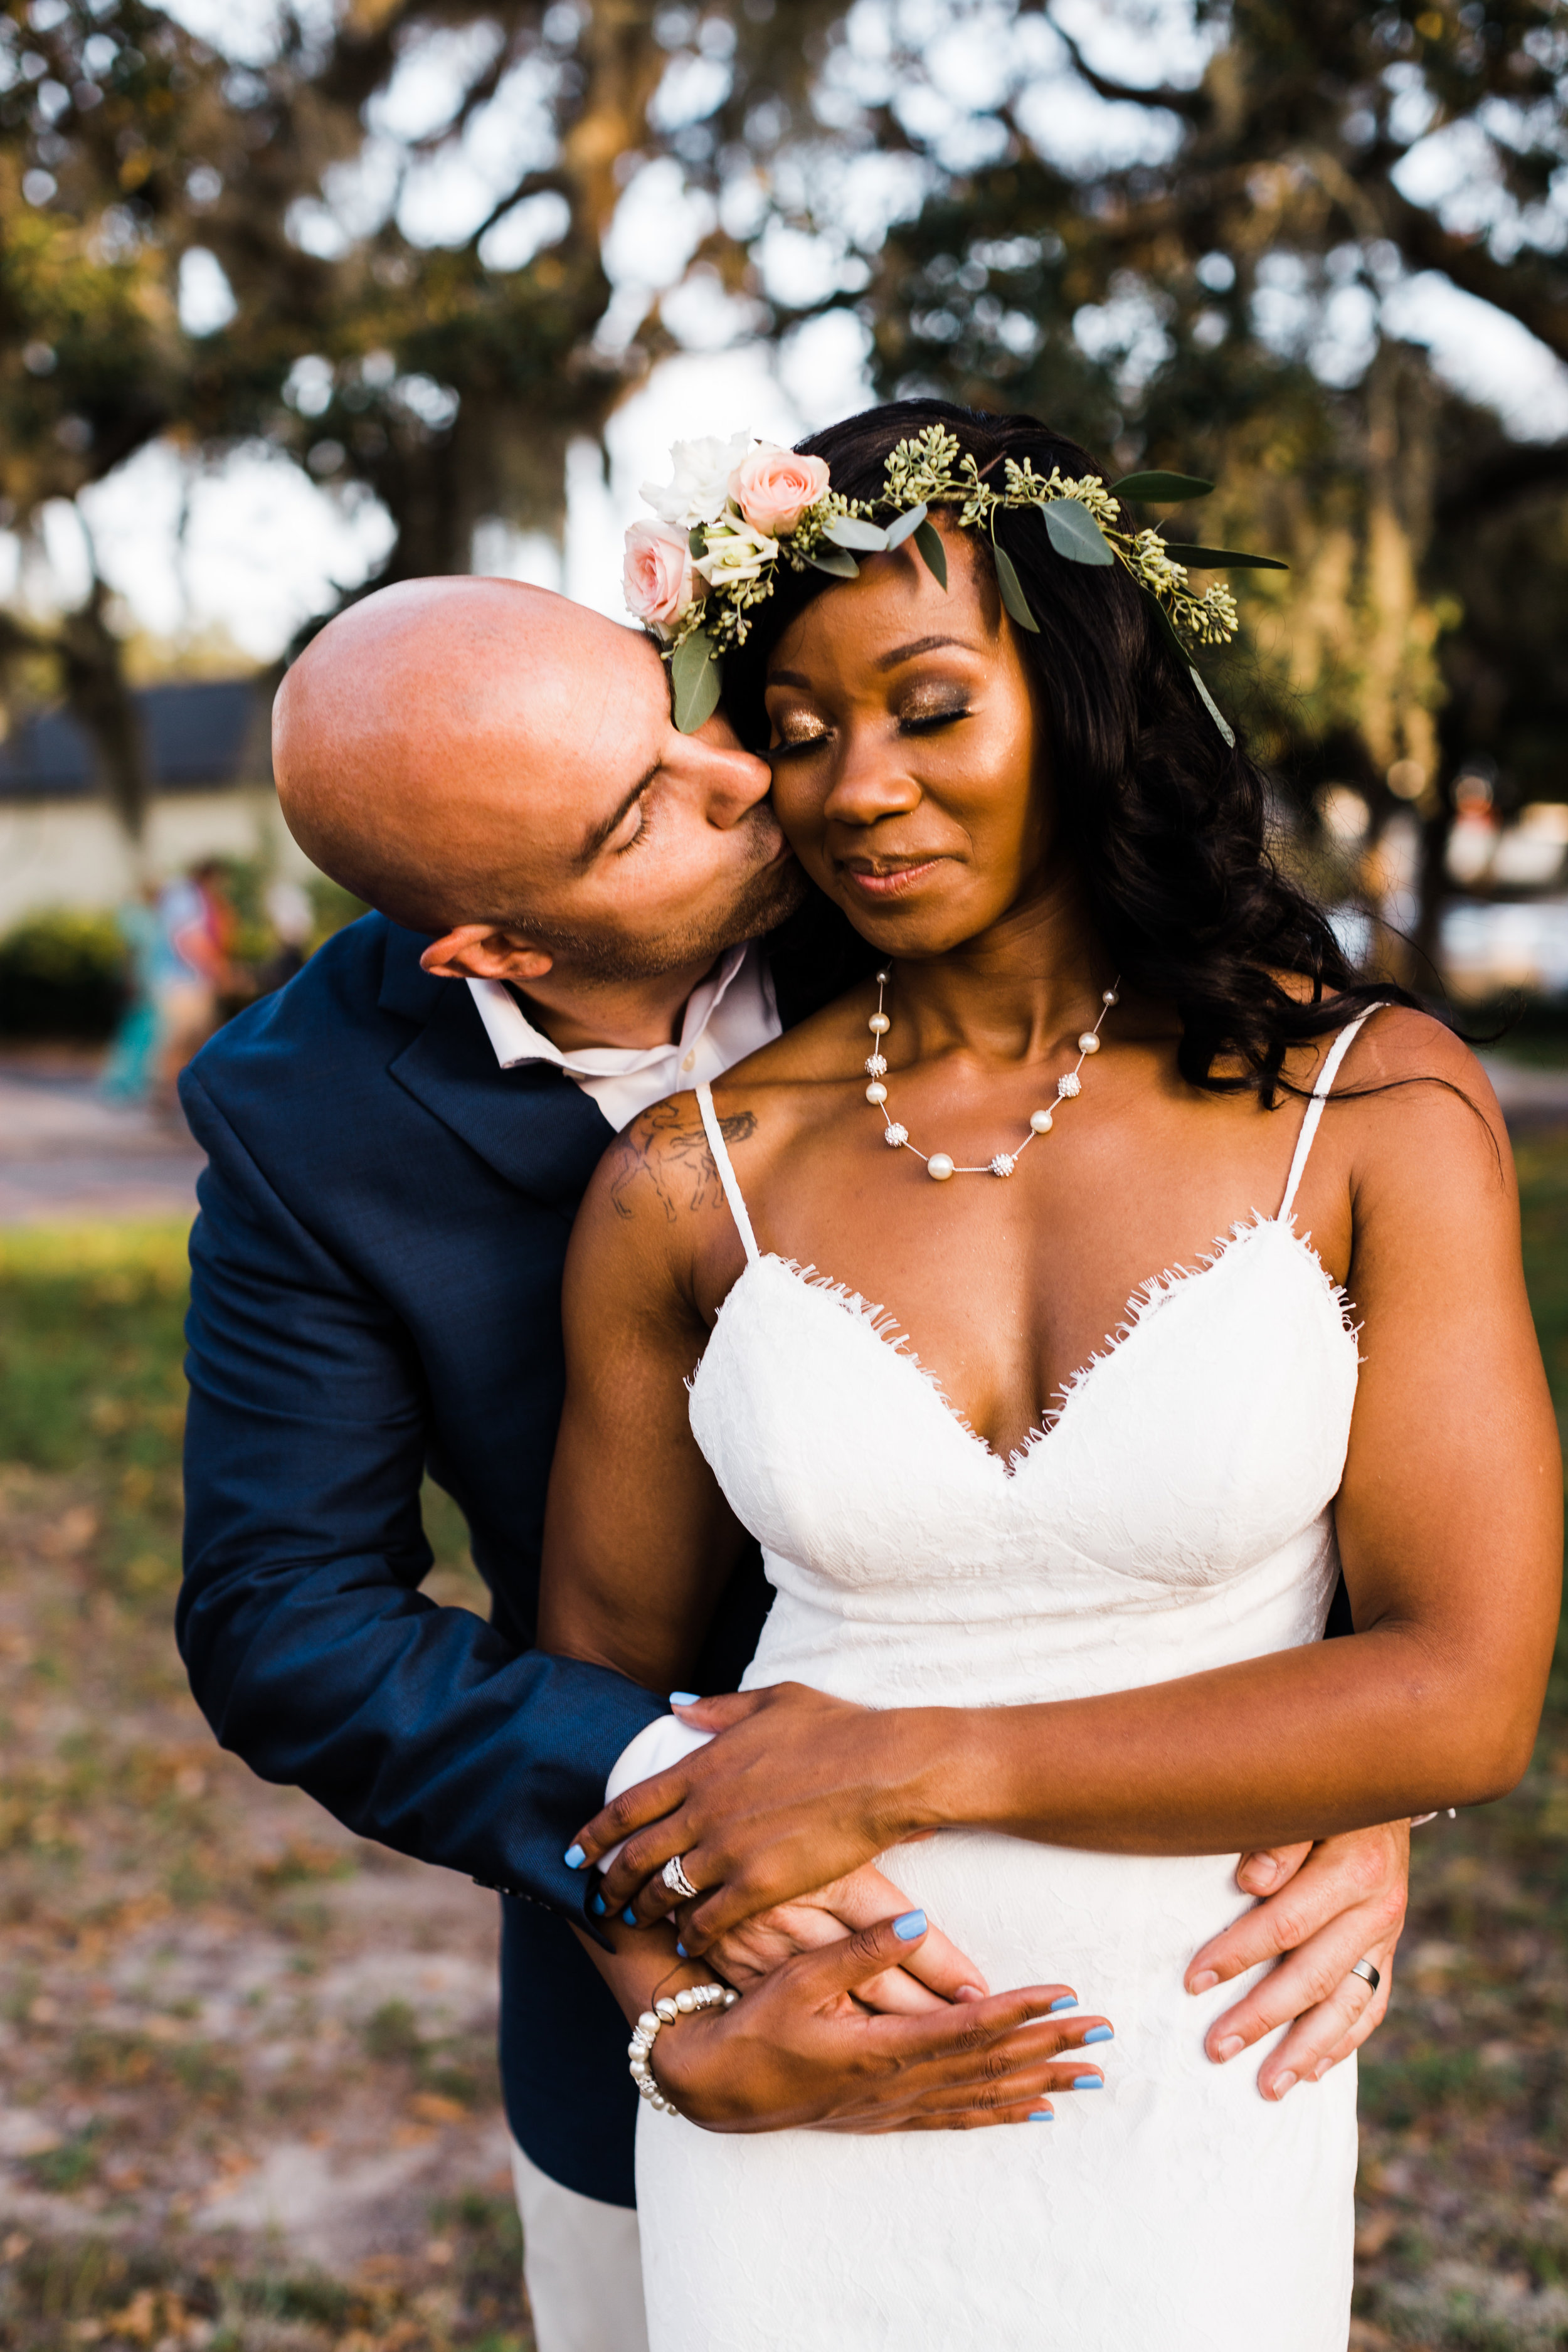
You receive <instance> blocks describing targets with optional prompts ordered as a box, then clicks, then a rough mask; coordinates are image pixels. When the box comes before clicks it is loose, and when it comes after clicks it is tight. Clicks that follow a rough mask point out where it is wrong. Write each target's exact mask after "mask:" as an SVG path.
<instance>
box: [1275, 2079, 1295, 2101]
mask: <svg viewBox="0 0 1568 2352" xmlns="http://www.w3.org/2000/svg"><path fill="white" fill-rule="evenodd" d="M1295 2087H1296V2077H1295V2075H1294V2074H1276V2076H1275V2077H1274V2083H1273V2088H1272V2091H1271V2094H1270V2095H1271V2096H1272V2097H1274V2098H1276V2099H1282V2098H1283V2097H1284V2096H1285V2094H1286V2092H1287V2091H1293V2090H1294V2089H1295Z"/></svg>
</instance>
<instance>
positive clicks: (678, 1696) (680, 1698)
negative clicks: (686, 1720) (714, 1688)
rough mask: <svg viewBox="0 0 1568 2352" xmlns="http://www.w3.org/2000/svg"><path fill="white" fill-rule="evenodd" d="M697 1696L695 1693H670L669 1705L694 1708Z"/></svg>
mask: <svg viewBox="0 0 1568 2352" xmlns="http://www.w3.org/2000/svg"><path fill="white" fill-rule="evenodd" d="M698 1696H699V1695H698V1693H697V1692H696V1691H671V1692H670V1694H669V1703H670V1705H671V1706H696V1704H697V1700H698Z"/></svg>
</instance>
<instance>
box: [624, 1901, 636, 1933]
mask: <svg viewBox="0 0 1568 2352" xmlns="http://www.w3.org/2000/svg"><path fill="white" fill-rule="evenodd" d="M621 1916H622V1918H623V1919H624V1920H625V1921H626V1925H627V1927H636V1926H637V1913H636V1912H635V1911H634V1910H633V1909H632V1906H631V1905H630V1904H629V1903H628V1904H627V1906H626V1909H625V1910H624V1911H623V1912H622V1913H621Z"/></svg>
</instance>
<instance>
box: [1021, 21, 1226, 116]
mask: <svg viewBox="0 0 1568 2352" xmlns="http://www.w3.org/2000/svg"><path fill="white" fill-rule="evenodd" d="M1040 13H1041V15H1042V16H1044V17H1045V20H1046V22H1047V25H1048V26H1050V28H1051V30H1052V32H1053V33H1054V34H1055V35H1056V37H1057V38H1058V41H1059V42H1060V43H1061V45H1062V47H1063V48H1064V49H1065V50H1066V51H1067V53H1068V57H1069V58H1071V59H1072V62H1073V69H1074V71H1075V72H1076V73H1078V74H1079V75H1080V76H1081V78H1082V79H1083V80H1085V81H1086V82H1088V84H1089V88H1090V89H1092V90H1094V91H1096V92H1097V93H1098V94H1099V96H1100V97H1101V98H1108V99H1125V100H1130V101H1131V104H1132V105H1134V106H1157V107H1161V108H1163V110H1164V111H1165V112H1166V113H1168V114H1180V115H1182V116H1184V118H1185V120H1186V121H1189V122H1198V121H1202V120H1203V118H1204V116H1205V114H1206V113H1207V112H1208V106H1207V103H1206V101H1205V98H1204V94H1203V91H1202V90H1201V89H1173V87H1172V86H1171V85H1170V84H1169V83H1165V84H1163V85H1162V87H1161V88H1159V89H1138V88H1136V87H1135V86H1134V84H1132V83H1131V82H1125V81H1112V80H1111V79H1110V76H1109V74H1102V73H1096V71H1095V69H1094V68H1093V67H1092V66H1091V65H1090V64H1089V60H1088V58H1086V57H1085V56H1084V53H1083V51H1082V50H1081V49H1080V48H1079V45H1078V43H1077V42H1076V41H1075V40H1074V39H1073V37H1072V35H1071V34H1070V33H1064V32H1063V30H1062V28H1061V26H1059V25H1058V22H1057V20H1056V18H1055V17H1054V16H1052V14H1051V12H1050V10H1049V8H1044V9H1042V10H1041V12H1040Z"/></svg>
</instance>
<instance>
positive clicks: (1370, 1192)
mask: <svg viewBox="0 0 1568 2352" xmlns="http://www.w3.org/2000/svg"><path fill="white" fill-rule="evenodd" d="M1369 1046H1370V1047H1371V1048H1372V1049H1373V1050H1368V1047H1369ZM1353 1063H1354V1073H1353V1076H1352V1079H1351V1081H1350V1083H1351V1084H1352V1087H1365V1086H1368V1085H1377V1084H1379V1083H1381V1082H1382V1081H1384V1080H1386V1079H1400V1078H1406V1077H1410V1076H1416V1077H1430V1076H1436V1077H1438V1078H1440V1079H1446V1080H1447V1081H1448V1082H1449V1087H1455V1086H1457V1087H1459V1088H1460V1089H1461V1090H1462V1093H1463V1095H1464V1096H1465V1097H1468V1101H1467V1100H1465V1099H1460V1098H1459V1097H1457V1096H1456V1095H1455V1094H1454V1093H1453V1092H1452V1091H1450V1090H1449V1087H1444V1086H1431V1085H1419V1084H1417V1085H1406V1086H1395V1087H1393V1088H1392V1090H1391V1091H1389V1092H1387V1093H1384V1094H1381V1095H1373V1096H1371V1097H1365V1096H1363V1097H1362V1098H1361V1099H1360V1100H1356V1101H1353V1102H1347V1103H1342V1104H1341V1105H1339V1106H1337V1107H1336V1108H1335V1109H1334V1111H1333V1114H1332V1122H1331V1126H1330V1128H1329V1129H1328V1130H1326V1134H1325V1139H1324V1140H1326V1139H1327V1137H1328V1135H1330V1134H1332V1133H1333V1132H1334V1123H1337V1125H1338V1135H1339V1152H1338V1155H1337V1157H1338V1160H1339V1167H1340V1171H1341V1176H1342V1183H1343V1186H1344V1192H1343V1194H1342V1202H1344V1203H1345V1204H1347V1205H1348V1209H1349V1213H1350V1214H1351V1217H1352V1232H1353V1238H1354V1246H1353V1253H1352V1261H1351V1289H1352V1296H1353V1297H1354V1299H1355V1302H1356V1306H1357V1309H1358V1312H1359V1313H1360V1315H1361V1317H1362V1318H1363V1330H1362V1352H1363V1371H1362V1376H1361V1383H1360V1390H1359V1394H1358V1398H1357V1404H1356V1411H1355V1417H1354V1423H1353V1426H1352V1437H1351V1445H1350V1453H1349V1457H1348V1460H1347V1463H1346V1468H1345V1475H1344V1480H1343V1484H1342V1489H1341V1493H1340V1496H1339V1499H1338V1503H1337V1506H1336V1517H1337V1523H1338V1531H1339V1540H1340V1548H1341V1553H1342V1559H1343V1563H1344V1570H1345V1577H1346V1581H1347V1584H1348V1587H1349V1591H1350V1596H1351V1601H1352V1609H1353V1612H1354V1616H1355V1622H1356V1624H1357V1627H1358V1629H1359V1630H1358V1632H1357V1633H1356V1635H1355V1636H1353V1637H1352V1638H1350V1639H1346V1640H1342V1641H1338V1642H1331V1643H1320V1644H1315V1645H1312V1646H1310V1647H1308V1648H1305V1649H1298V1650H1290V1651H1286V1652H1282V1653H1279V1654H1276V1655H1272V1656H1268V1657H1265V1658H1259V1659H1256V1660H1252V1661H1250V1662H1248V1663H1247V1664H1241V1665H1236V1666H1229V1667H1225V1668H1222V1669H1219V1670H1217V1671H1215V1672H1212V1673H1207V1674H1203V1675H1190V1676H1186V1677H1184V1678H1183V1679H1181V1680H1180V1681H1174V1682H1170V1683H1165V1684H1162V1685H1155V1686H1153V1687H1152V1688H1148V1689H1142V1690H1137V1691H1131V1692H1126V1693H1120V1694H1114V1695H1109V1696H1104V1697H1099V1698H1092V1699H1081V1700H1072V1701H1067V1702H1062V1703H1058V1704H1056V1705H1052V1706H1036V1707H1012V1708H995V1709H983V1710H961V1709H951V1708H922V1709H916V1710H892V1711H889V1712H887V1713H882V1714H874V1715H868V1714H866V1713H864V1712H863V1711H861V1710H858V1709H855V1708H851V1707H847V1706H844V1705H843V1704H842V1703H841V1702H838V1701H835V1700H832V1699H828V1698H826V1697H825V1696H822V1695H821V1694H818V1693H815V1692H806V1691H804V1690H801V1689H799V1688H798V1687H796V1686H784V1687H783V1688H781V1689H778V1690H773V1691H765V1692H757V1693H754V1694H751V1695H748V1696H745V1697H742V1698H730V1699H723V1700H718V1701H713V1702H710V1703H709V1704H708V1705H707V1706H705V1707H704V1708H702V1709H700V1710H699V1711H698V1719H700V1720H702V1721H705V1722H707V1723H709V1724H710V1725H713V1726H715V1727H718V1726H723V1727H725V1728H724V1730H723V1736H722V1737H721V1738H719V1739H717V1740H715V1741H714V1742H713V1743H712V1744H711V1745H710V1747H709V1748H705V1749H703V1750H702V1751H701V1752H700V1754H699V1755H697V1756H695V1757H693V1758H691V1759H688V1760H687V1762H686V1763H685V1764H683V1765H682V1766H680V1767H679V1768H678V1769H676V1770H675V1771H672V1772H669V1773H666V1774H661V1775H660V1776H659V1777H658V1779H657V1780H654V1781H651V1782H649V1783H647V1784H646V1785H645V1787H644V1788H643V1789H641V1790H637V1791H635V1792H634V1791H628V1792H627V1795H626V1797H623V1798H621V1799H617V1801H616V1806H615V1807H614V1808H612V1809H610V1811H607V1812H606V1813H605V1814H604V1815H601V1816H600V1817H599V1819H598V1820H597V1821H596V1822H595V1823H593V1824H592V1825H591V1826H590V1830H589V1831H588V1832H586V1833H585V1834H584V1839H583V1843H584V1845H585V1846H586V1847H587V1850H588V1853H589V1855H590V1858H592V1857H593V1856H594V1855H595V1853H597V1852H602V1851H604V1850H605V1847H607V1846H608V1845H609V1844H610V1843H612V1842H613V1841H614V1840H615V1839H616V1838H617V1837H621V1836H624V1835H625V1834H626V1832H627V1830H628V1829H639V1834H637V1836H635V1837H634V1838H633V1840H632V1842H631V1843H630V1844H629V1845H628V1846H627V1848H626V1852H625V1853H623V1854H622V1856H621V1857H620V1858H619V1860H618V1861H617V1863H616V1866H615V1868H614V1870H613V1871H612V1872H611V1873H610V1874H609V1878H608V1881H607V1888H608V1892H609V1893H610V1895H612V1896H613V1897H614V1898H615V1899H616V1900H617V1901H620V1902H624V1901H626V1899H627V1897H628V1896H629V1895H632V1894H633V1893H634V1892H635V1891H636V1890H637V1888H638V1887H639V1886H640V1885H641V1884H642V1882H643V1881H644V1879H645V1878H646V1877H647V1874H648V1873H649V1872H650V1871H652V1870H655V1869H657V1868H658V1866H659V1865H660V1864H662V1863H663V1861H664V1860H665V1859H666V1857H667V1856H668V1854H669V1853H682V1854H684V1855H685V1857H686V1866H687V1868H688V1870H689V1873H690V1874H691V1876H692V1878H693V1880H694V1882H695V1883H696V1884H697V1885H700V1886H702V1887H704V1888H705V1889H708V1890H710V1893H709V1895H708V1896H707V1899H706V1900H705V1901H704V1902H703V1903H702V1904H701V1905H700V1906H697V1907H696V1909H695V1911H694V1912H693V1913H692V1914H691V1915H690V1916H689V1919H687V1920H686V1923H685V1924H684V1925H683V1936H684V1938H685V1940H686V1942H687V1944H688V1947H689V1948H691V1949H697V1948H700V1945H701V1941H702V1939H703V1938H704V1937H708V1936H710V1935H711V1934H712V1933H714V1932H715V1931H716V1930H717V1929H718V1928H720V1927H728V1926H731V1925H732V1924H733V1923H734V1922H735V1921H736V1920H737V1919H738V1918H741V1917H744V1916H747V1915H748V1914H749V1913H751V1912H752V1911H754V1910H756V1909H759V1908H761V1907H763V1906H764V1905H767V1904H772V1903H775V1902H778V1901H781V1900H784V1899H785V1898H786V1897H787V1896H788V1895H791V1894H793V1893H794V1892H795V1891H796V1889H797V1888H798V1887H799V1886H801V1885H804V1884H805V1882H806V1880H807V1878H816V1879H820V1878H821V1877H822V1875H823V1874H824V1871H825V1870H829V1871H833V1872H835V1873H837V1872H842V1871H844V1870H847V1869H848V1868H850V1867H852V1866H853V1865H854V1864H855V1863H857V1862H858V1861H860V1860H862V1859H863V1858H865V1857H866V1856H867V1855H868V1854H870V1853H877V1852H879V1851H883V1850H885V1848H886V1847H887V1846H888V1845H889V1844H890V1843H895V1842H896V1841H897V1840H898V1839H899V1838H900V1837H906V1836H909V1835H910V1834H911V1833H913V1832H918V1831H921V1830H924V1829H928V1828H931V1827H934V1826H939V1825H943V1824H950V1823H974V1824H984V1826H987V1827H990V1828H994V1829H1000V1830H1005V1831H1007V1832H1011V1833H1013V1834H1015V1835H1017V1836H1024V1837H1035V1838H1040V1839H1042V1840H1045V1841H1047V1842H1049V1843H1057V1844H1068V1845H1082V1846H1088V1847H1092V1848H1097V1849H1101V1850H1107V1851H1124V1852H1139V1853H1203V1852H1210V1853H1214V1852H1225V1851H1227V1850H1230V1849H1234V1848H1237V1847H1242V1848H1246V1847H1253V1846H1264V1845H1272V1844H1278V1843H1285V1842H1287V1841H1289V1840H1293V1839H1299V1838H1302V1837H1312V1836H1320V1837H1321V1836H1322V1835H1324V1834H1326V1833H1328V1832H1332V1831H1335V1830H1342V1829H1350V1828H1353V1827H1357V1826H1360V1825H1363V1824H1365V1823H1369V1822H1376V1821H1384V1820H1389V1819H1393V1818H1394V1817H1396V1816H1398V1815H1401V1814H1405V1813H1411V1812H1416V1811H1426V1810H1427V1809H1428V1808H1430V1807H1432V1806H1435V1805H1449V1804H1454V1805H1458V1804H1479V1803H1483V1802H1485V1801H1487V1800H1489V1798H1492V1797H1496V1796H1498V1795H1500V1794H1501V1793H1502V1792H1503V1791H1504V1790H1507V1789H1509V1788H1510V1787H1511V1786H1512V1785H1513V1784H1514V1782H1515V1781H1516V1780H1518V1778H1519V1776H1520V1774H1521V1772H1522V1771H1523V1769H1524V1768H1525V1765H1526V1763H1527V1761H1528V1759H1529V1755H1530V1750H1531V1742H1532V1740H1533V1738H1534V1733H1535V1727H1536V1724H1537V1720H1538V1717H1539V1714H1540V1707H1541V1702H1542V1695H1543V1692H1544V1688H1545V1679H1546V1674H1547V1670H1548V1666H1549V1663H1550V1659H1551V1654H1552V1639H1553V1634H1554V1632H1555V1626H1556V1622H1557V1612H1558V1601H1559V1585H1560V1577H1561V1562H1562V1500H1563V1486H1562V1469H1561V1459H1560V1454H1559V1450H1558V1443H1557V1433H1556V1426H1555V1422H1554V1419H1553V1415H1552V1406H1551V1402H1550V1399H1549V1396H1548V1394H1547V1390H1546V1384H1545V1379H1544V1375H1543V1372H1542V1365H1541V1359H1540V1352H1539V1349H1538V1348H1537V1346H1536V1342H1535V1337H1534V1332H1533V1329H1532V1327H1531V1318H1530V1311H1529V1305H1528V1301H1527V1299H1526V1297H1525V1292H1524V1284H1523V1276H1522V1271H1521V1263H1520V1251H1519V1225H1518V1203H1517V1196H1516V1192H1515V1187H1514V1182H1513V1174H1512V1160H1511V1155H1510V1150H1509V1145H1508V1139H1507V1135H1506V1131H1505V1129H1503V1126H1502V1121H1501V1118H1500V1115H1499V1114H1498V1112H1497V1109H1496V1105H1495V1102H1494V1101H1493V1098H1492V1097H1491V1094H1490V1089H1489V1087H1487V1085H1486V1082H1485V1080H1484V1078H1483V1077H1482V1076H1481V1075H1480V1073H1479V1069H1478V1068H1477V1066H1476V1065H1475V1063H1474V1062H1473V1060H1472V1059H1471V1058H1470V1056H1469V1055H1468V1054H1466V1053H1465V1052H1464V1049H1463V1048H1462V1047H1460V1046H1459V1045H1458V1044H1457V1043H1456V1042H1455V1041H1454V1040H1452V1039H1450V1038H1448V1037H1447V1035H1446V1034H1444V1033H1442V1032H1439V1031H1438V1030H1437V1029H1436V1024H1431V1023H1428V1022H1426V1020H1424V1019H1423V1018H1422V1017H1421V1016H1419V1015H1412V1014H1406V1013H1394V1014H1385V1015H1384V1016H1382V1017H1381V1019H1380V1021H1379V1022H1378V1023H1377V1024H1374V1027H1373V1031H1372V1032H1370V1033H1369V1038H1368V1041H1367V1042H1366V1044H1364V1045H1361V1046H1358V1048H1357V1049H1356V1052H1355V1054H1354V1055H1353ZM1472 1102H1474V1103H1479V1104H1480V1105H1481V1106H1482V1107H1483V1109H1484V1114H1485V1115H1484V1116H1482V1115H1480V1114H1479V1113H1478V1111H1477V1110H1475V1109H1473V1108H1470V1107H1469V1105H1470V1103H1472ZM1324 1140H1321V1141H1320V1143H1319V1146H1318V1149H1319V1151H1320V1152H1322V1151H1323V1150H1324ZM1331 1167H1332V1163H1331ZM1319 1199H1320V1201H1321V1202H1322V1203H1323V1204H1324V1216H1323V1222H1324V1223H1327V1222H1328V1219H1329V1215H1330V1213H1331V1209H1332V1206H1333V1203H1332V1201H1331V1191H1330V1189H1328V1188H1326V1187H1325V1184H1324V1182H1323V1181H1322V1180H1320V1189H1319ZM764 1758H765V1759H766V1770H765V1772H763V1771H759V1770H756V1769H753V1768H755V1767H757V1766H758V1765H760V1764H761V1762H762V1761H763V1759H764ZM742 1787H743V1789H744V1796H743V1797H742V1794H741V1790H742ZM634 1799H635V1801H634ZM661 1817H663V1818H661ZM644 1823H652V1824H654V1826H652V1827H647V1828H639V1825H640V1824H644ZM667 1906H668V1896H666V1895H665V1894H664V1891H663V1889H662V1888H659V1887H652V1888H646V1889H645V1890H644V1891H643V1892H642V1893H640V1894H638V1895H637V1910H638V1912H639V1914H647V1915H649V1916H651V1915H652V1914H654V1913H656V1912H658V1911H659V1910H661V1909H663V1908H665V1907H667ZM683 1916H684V1915H683ZM694 1937H695V1939H696V1940H695V1941H694V1940H693V1939H694Z"/></svg>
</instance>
